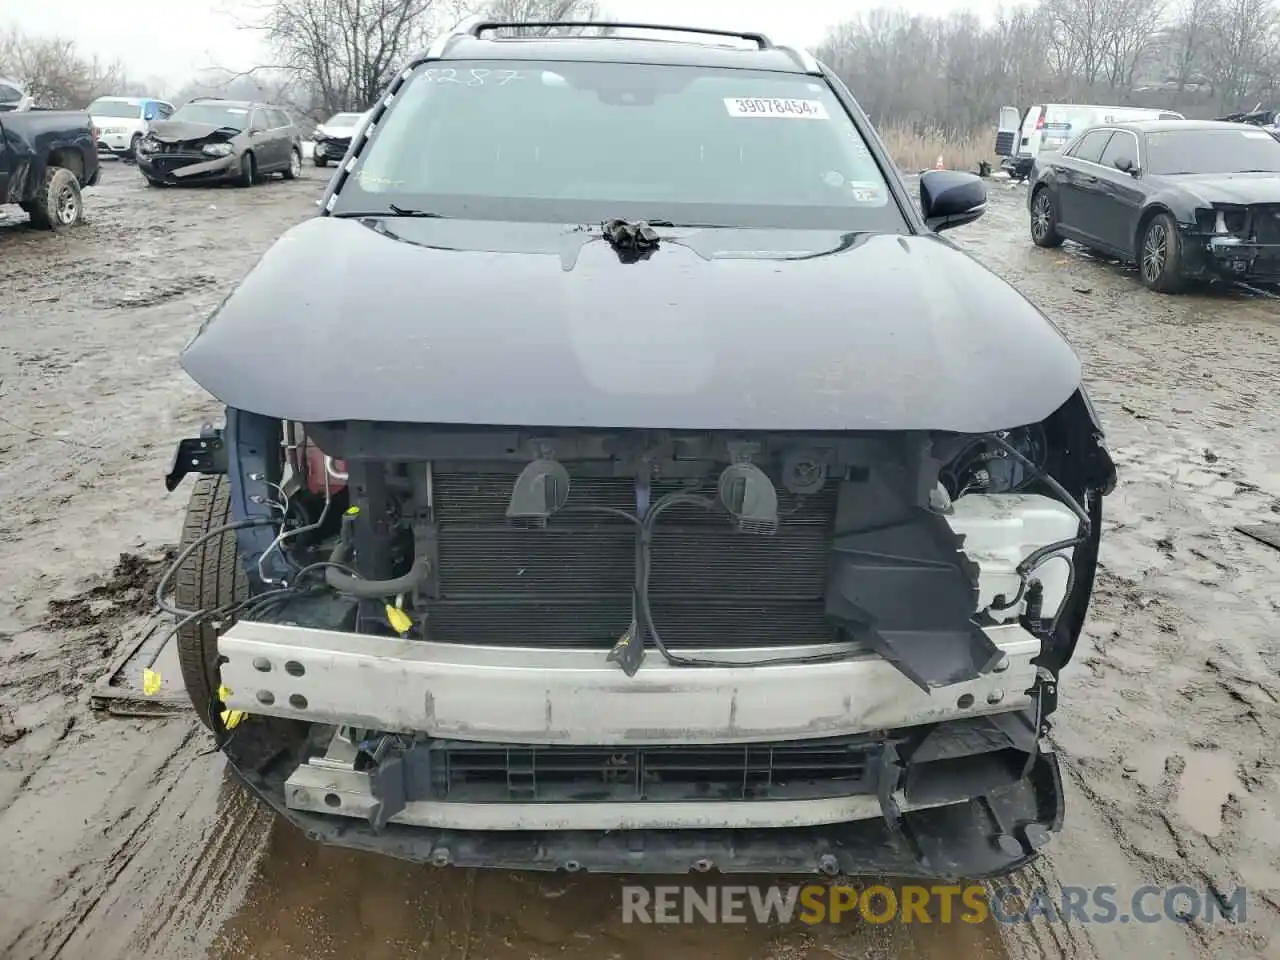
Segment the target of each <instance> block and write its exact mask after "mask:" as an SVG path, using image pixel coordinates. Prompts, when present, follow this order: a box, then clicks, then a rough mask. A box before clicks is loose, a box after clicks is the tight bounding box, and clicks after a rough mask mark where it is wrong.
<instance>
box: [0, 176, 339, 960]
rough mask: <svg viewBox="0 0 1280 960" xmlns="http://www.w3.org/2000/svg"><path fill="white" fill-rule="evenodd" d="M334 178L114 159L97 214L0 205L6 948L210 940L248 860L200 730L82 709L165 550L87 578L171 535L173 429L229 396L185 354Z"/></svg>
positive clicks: (157, 951) (143, 950)
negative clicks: (4, 296) (191, 177)
mask: <svg viewBox="0 0 1280 960" xmlns="http://www.w3.org/2000/svg"><path fill="white" fill-rule="evenodd" d="M322 187H323V183H322V182H321V181H318V180H311V181H310V182H307V181H303V182H301V183H296V184H269V185H264V186H262V187H259V188H256V189H254V190H250V191H222V190H189V191H182V190H175V191H164V192H163V195H162V196H161V195H159V194H158V193H157V192H155V191H151V192H148V191H147V190H146V189H145V188H144V187H143V185H142V184H141V181H140V179H138V174H137V172H136V170H135V169H134V168H132V167H124V166H121V165H107V166H106V168H105V176H104V182H103V184H102V185H101V187H99V188H98V189H95V190H93V191H89V192H87V194H86V205H87V207H88V221H87V223H86V225H85V226H84V227H82V228H78V229H76V230H72V231H69V232H68V233H67V234H66V235H65V236H58V237H49V236H48V235H45V234H40V233H34V232H32V231H28V230H26V229H25V228H24V227H23V226H22V225H20V224H19V225H15V224H13V223H12V222H9V221H6V222H4V223H0V282H3V283H4V285H5V290H6V292H8V293H9V294H11V296H12V304H13V305H14V306H15V309H14V310H12V311H10V312H9V313H8V314H6V322H5V324H4V325H3V326H0V396H2V398H3V399H2V401H0V402H2V403H3V413H4V419H3V420H0V495H3V496H4V498H5V502H6V507H7V509H6V511H5V515H4V516H3V517H0V569H3V570H5V571H6V572H8V573H9V574H10V575H9V576H6V577H5V578H4V582H3V584H0V697H3V699H4V703H5V708H6V709H5V710H3V711H0V836H3V837H4V838H5V841H4V852H5V854H6V857H5V862H4V866H3V867H0V956H3V957H5V960H10V958H12V960H53V958H60V960H76V958H80V957H84V958H95V960H96V958H103V957H121V958H129V960H135V958H140V957H144V956H153V957H157V958H164V960H182V958H186V957H192V958H196V957H203V956H204V954H205V952H206V949H207V946H208V943H209V941H210V939H211V938H212V935H213V932H214V931H215V930H216V929H217V927H218V926H219V925H220V923H221V921H222V919H223V911H225V910H227V909H228V905H229V904H232V903H235V902H237V901H238V900H239V899H240V897H241V896H242V892H243V887H244V886H245V885H246V884H247V882H248V878H249V876H250V875H251V874H252V869H253V863H254V860H255V857H256V856H257V855H258V853H259V852H260V851H261V849H262V847H263V838H264V835H265V831H266V828H267V826H268V825H269V823H270V819H269V817H267V816H265V815H264V812H263V811H262V810H261V809H260V808H259V807H258V805H257V803H256V802H254V801H252V800H251V799H250V798H248V797H247V796H246V795H245V794H244V793H243V792H242V791H241V790H239V788H238V787H236V786H234V785H232V784H229V783H226V782H224V764H223V762H222V758H221V757H220V756H218V755H216V754H211V753H210V752H209V751H210V748H211V747H212V739H211V738H210V737H209V736H208V735H207V734H205V733H204V732H203V730H202V728H199V727H197V726H195V725H194V724H193V722H192V721H190V720H189V719H187V718H183V719H179V720H154V719H146V720H126V719H120V718H114V717H110V718H107V719H102V718H100V717H98V716H95V715H94V714H92V713H91V712H90V710H89V709H88V698H89V697H88V695H89V690H88V687H89V686H90V685H91V684H92V683H93V681H95V680H96V679H97V678H98V677H99V676H100V675H101V674H102V673H103V672H104V671H105V670H106V668H107V667H108V665H109V664H110V663H111V661H112V658H113V656H114V654H115V652H116V649H117V648H118V647H119V646H120V644H121V642H122V641H123V640H124V638H125V637H127V636H131V635H136V633H135V631H137V630H139V629H141V628H142V626H143V622H142V621H141V620H139V619H138V615H139V614H141V613H145V612H149V610H150V606H151V600H150V593H151V591H152V590H153V589H154V585H155V577H156V576H157V575H158V568H159V566H160V565H162V564H163V562H164V555H165V553H166V551H165V550H164V549H163V548H160V549H156V548H154V547H153V548H151V549H149V550H146V551H145V553H144V554H141V555H140V554H136V553H130V554H126V555H124V556H122V557H121V558H120V562H118V563H117V565H116V568H115V570H114V572H113V573H110V574H107V575H106V576H104V577H101V578H97V579H96V581H95V580H93V579H91V580H90V581H89V582H88V583H87V584H85V585H84V586H83V588H81V584H82V583H83V582H84V578H85V575H86V573H90V572H92V571H94V570H111V568H112V561H113V560H115V559H116V557H117V556H118V555H119V554H120V551H121V549H128V548H129V547H132V548H133V549H134V550H135V551H136V550H138V549H139V548H143V547H145V545H146V544H147V543H148V542H150V543H152V544H164V543H169V542H172V541H173V540H175V539H176V537H177V533H178V529H179V524H178V521H179V517H180V510H181V505H182V500H183V498H182V497H181V496H180V495H179V496H177V497H174V498H168V499H166V498H165V496H164V494H163V487H162V485H161V482H160V481H161V478H162V475H163V473H164V471H165V468H166V466H167V461H168V455H169V451H170V450H171V449H172V447H171V444H172V443H173V442H174V440H175V438H176V437H178V436H181V435H184V434H185V433H187V432H189V431H191V430H192V429H193V428H195V427H198V425H199V423H200V421H201V420H203V419H206V418H208V417H209V416H210V415H212V414H215V413H216V405H214V404H212V403H211V402H210V400H209V398H207V397H203V396H201V395H200V392H199V390H198V389H197V388H195V387H194V385H192V384H190V383H189V381H187V380H186V378H185V376H184V375H183V374H182V373H181V371H180V370H179V369H178V367H177V362H176V360H177V355H178V352H179V350H180V348H181V346H182V344H183V343H185V342H186V340H187V339H188V338H189V337H190V335H191V333H192V332H194V329H195V327H196V325H197V324H198V323H199V322H200V321H201V320H203V319H204V317H205V316H206V315H207V313H208V311H209V309H210V308H211V307H212V306H214V305H215V304H216V302H217V301H218V300H219V299H220V298H221V297H222V296H224V295H225V293H226V292H227V291H228V290H229V289H230V287H231V285H232V284H233V283H234V282H235V281H236V280H237V279H238V278H239V276H240V275H241V274H242V273H243V272H244V271H245V270H247V269H248V268H249V267H250V266H251V265H252V264H253V262H254V261H255V260H256V258H257V256H258V255H260V254H261V252H262V251H263V250H265V248H266V247H267V246H268V245H269V244H270V243H271V241H272V240H274V239H275V237H276V236H277V235H278V234H279V233H280V232H281V231H282V230H283V229H284V228H286V227H287V226H289V225H290V224H292V223H294V222H296V221H298V220H300V219H302V218H303V217H304V216H306V215H307V214H308V213H310V212H312V211H313V210H314V206H313V204H312V199H313V198H314V197H315V196H316V195H317V194H318V192H319V190H320V189H322ZM229 226H234V232H233V233H231V234H228V232H227V227H229ZM229 237H230V238H231V239H228V238H229ZM124 250H127V251H128V254H124V253H122V251H124ZM126 257H127V259H126ZM86 291H87V292H89V293H90V294H91V296H88V297H87V298H86V295H85V294H86ZM69 589H70V590H73V591H74V592H70V593H69V592H68V590H69Z"/></svg>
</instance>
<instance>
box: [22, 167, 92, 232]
mask: <svg viewBox="0 0 1280 960" xmlns="http://www.w3.org/2000/svg"><path fill="white" fill-rule="evenodd" d="M23 209H24V210H26V211H27V213H28V214H29V215H30V216H31V225H32V226H33V227H35V228H36V229H38V230H58V231H61V230H65V229H67V228H68V227H73V226H75V225H76V224H78V223H80V222H81V221H82V220H83V219H84V200H83V198H82V197H81V196H80V181H78V180H77V179H76V175H75V174H74V173H72V172H71V171H70V170H68V169H67V168H66V167H49V168H48V169H47V170H45V172H44V180H43V181H42V182H41V184H40V190H39V191H38V193H37V196H36V198H35V200H33V201H31V203H30V204H28V205H24V207H23Z"/></svg>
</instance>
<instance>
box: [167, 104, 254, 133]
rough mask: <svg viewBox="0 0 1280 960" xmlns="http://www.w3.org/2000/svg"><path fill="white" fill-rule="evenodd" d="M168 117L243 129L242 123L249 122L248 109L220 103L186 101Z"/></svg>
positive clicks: (186, 121)
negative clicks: (186, 102)
mask: <svg viewBox="0 0 1280 960" xmlns="http://www.w3.org/2000/svg"><path fill="white" fill-rule="evenodd" d="M169 119H170V120H181V121H183V122H184V123H207V124H209V126H211V127H229V128H231V129H232V130H243V129H244V125H245V124H246V123H248V122H249V110H248V108H246V107H228V106H224V105H222V104H220V103H188V104H185V105H184V106H181V107H179V108H178V109H177V110H176V111H175V112H174V114H173V116H172V117H170V118H169Z"/></svg>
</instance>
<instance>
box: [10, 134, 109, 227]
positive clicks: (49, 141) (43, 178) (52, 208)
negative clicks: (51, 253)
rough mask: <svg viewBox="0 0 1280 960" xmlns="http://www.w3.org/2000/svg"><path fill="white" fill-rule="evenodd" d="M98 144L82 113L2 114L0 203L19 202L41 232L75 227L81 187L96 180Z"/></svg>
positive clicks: (97, 172) (81, 213)
mask: <svg viewBox="0 0 1280 960" xmlns="http://www.w3.org/2000/svg"><path fill="white" fill-rule="evenodd" d="M96 142H97V138H96V136H95V135H94V129H93V122H92V121H91V120H90V119H89V115H88V114H87V113H84V112H81V111H73V110H21V111H17V110H10V111H0V204H4V203H13V204H17V205H18V206H20V207H22V209H23V210H25V211H26V212H27V213H28V214H29V215H30V216H31V224H32V226H34V227H38V228H40V229H44V230H60V229H63V228H64V227H69V226H72V225H74V224H76V223H79V222H80V219H81V217H82V215H83V212H84V207H83V203H82V200H81V197H80V188H81V187H82V186H86V187H91V186H93V185H94V184H95V183H97V182H98V176H99V168H98V152H97V148H96V146H95V144H96Z"/></svg>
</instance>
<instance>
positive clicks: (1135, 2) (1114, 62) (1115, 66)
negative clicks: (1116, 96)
mask: <svg viewBox="0 0 1280 960" xmlns="http://www.w3.org/2000/svg"><path fill="white" fill-rule="evenodd" d="M1163 15H1164V2H1163V0H1109V3H1108V5H1107V16H1106V38H1107V40H1106V48H1105V58H1106V68H1105V69H1106V75H1107V84H1108V86H1109V87H1110V88H1111V89H1112V90H1123V91H1129V90H1132V89H1133V86H1134V82H1133V81H1134V76H1135V75H1136V73H1137V72H1138V69H1139V68H1140V67H1142V66H1143V65H1144V64H1145V63H1146V62H1147V61H1148V59H1149V55H1150V54H1151V53H1152V51H1153V48H1154V46H1155V44H1154V41H1155V38H1156V30H1155V28H1156V26H1157V25H1158V24H1159V23H1160V20H1161V17H1162V16H1163Z"/></svg>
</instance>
